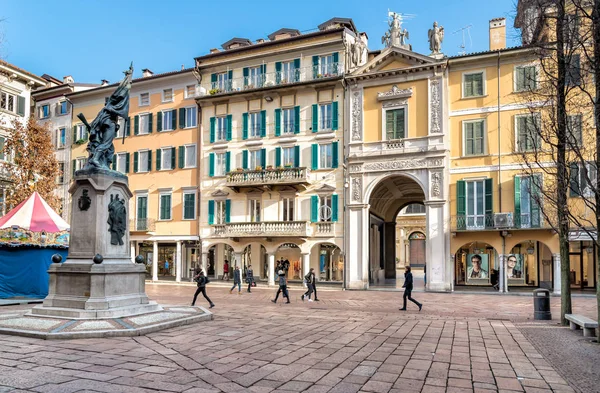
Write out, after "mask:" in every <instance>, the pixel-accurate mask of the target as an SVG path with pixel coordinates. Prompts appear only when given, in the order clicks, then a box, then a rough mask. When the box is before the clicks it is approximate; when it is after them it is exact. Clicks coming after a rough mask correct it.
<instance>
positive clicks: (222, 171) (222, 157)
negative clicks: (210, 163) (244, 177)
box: [215, 153, 227, 176]
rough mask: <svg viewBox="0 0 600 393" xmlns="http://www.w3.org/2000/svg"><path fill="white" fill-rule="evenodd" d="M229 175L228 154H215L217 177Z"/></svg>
mask: <svg viewBox="0 0 600 393" xmlns="http://www.w3.org/2000/svg"><path fill="white" fill-rule="evenodd" d="M226 174H227V154H226V153H215V176H225V175H226Z"/></svg>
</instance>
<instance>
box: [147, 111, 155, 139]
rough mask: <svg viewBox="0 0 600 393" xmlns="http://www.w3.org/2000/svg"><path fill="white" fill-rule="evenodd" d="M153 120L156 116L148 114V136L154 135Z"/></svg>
mask: <svg viewBox="0 0 600 393" xmlns="http://www.w3.org/2000/svg"><path fill="white" fill-rule="evenodd" d="M153 118H154V116H153V115H152V113H148V134H152V128H153V124H152V119H153Z"/></svg>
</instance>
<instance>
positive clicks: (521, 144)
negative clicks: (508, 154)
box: [516, 114, 540, 152]
mask: <svg viewBox="0 0 600 393" xmlns="http://www.w3.org/2000/svg"><path fill="white" fill-rule="evenodd" d="M516 121H517V148H518V149H519V151H521V152H525V151H535V150H537V149H539V148H540V136H539V130H538V127H539V116H538V115H537V114H529V115H520V116H516Z"/></svg>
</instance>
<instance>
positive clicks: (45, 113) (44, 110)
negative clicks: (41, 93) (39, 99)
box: [40, 104, 50, 119]
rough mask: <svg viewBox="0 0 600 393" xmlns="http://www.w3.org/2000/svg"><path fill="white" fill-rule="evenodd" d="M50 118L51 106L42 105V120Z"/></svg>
mask: <svg viewBox="0 0 600 393" xmlns="http://www.w3.org/2000/svg"><path fill="white" fill-rule="evenodd" d="M47 117H50V105H48V104H46V105H42V106H40V119H45V118H47Z"/></svg>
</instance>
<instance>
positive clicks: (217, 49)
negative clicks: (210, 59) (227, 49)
mask: <svg viewBox="0 0 600 393" xmlns="http://www.w3.org/2000/svg"><path fill="white" fill-rule="evenodd" d="M219 52H220V50H219V48H212V49H211V50H210V53H211V54H213V53H219Z"/></svg>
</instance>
